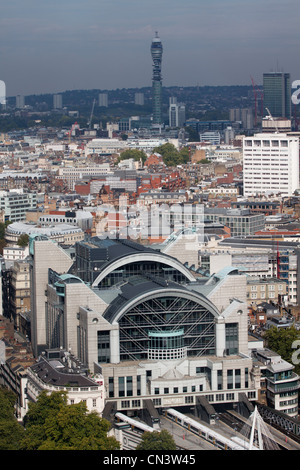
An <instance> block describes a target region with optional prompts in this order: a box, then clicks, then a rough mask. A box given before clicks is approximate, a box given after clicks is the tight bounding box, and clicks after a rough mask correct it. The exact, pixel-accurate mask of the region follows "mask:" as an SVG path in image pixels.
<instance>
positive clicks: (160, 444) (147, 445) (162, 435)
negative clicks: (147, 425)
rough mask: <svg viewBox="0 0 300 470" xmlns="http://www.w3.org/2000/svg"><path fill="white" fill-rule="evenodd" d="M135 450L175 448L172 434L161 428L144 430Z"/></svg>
mask: <svg viewBox="0 0 300 470" xmlns="http://www.w3.org/2000/svg"><path fill="white" fill-rule="evenodd" d="M136 449H137V450H176V444H175V441H174V439H173V437H172V435H171V434H170V433H169V432H168V431H167V430H166V429H163V430H162V431H161V432H159V431H153V432H145V433H144V434H143V437H142V441H141V443H140V444H139V445H138V446H137V448H136Z"/></svg>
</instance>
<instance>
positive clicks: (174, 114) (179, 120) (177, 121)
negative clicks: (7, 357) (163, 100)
mask: <svg viewBox="0 0 300 470" xmlns="http://www.w3.org/2000/svg"><path fill="white" fill-rule="evenodd" d="M169 103H170V104H169V126H170V127H183V126H184V123H185V104H184V103H177V99H176V98H174V97H171V98H170V102H169Z"/></svg>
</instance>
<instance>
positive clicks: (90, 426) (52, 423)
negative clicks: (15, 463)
mask: <svg viewBox="0 0 300 470" xmlns="http://www.w3.org/2000/svg"><path fill="white" fill-rule="evenodd" d="M25 418H26V419H25V422H24V424H25V427H26V433H25V436H24V438H23V439H22V441H21V449H22V450H114V449H119V443H118V441H117V440H116V439H115V438H114V437H108V436H107V433H108V431H109V429H110V423H109V422H108V421H107V420H105V419H103V418H101V417H99V415H98V414H97V413H95V412H90V413H89V412H88V411H87V407H86V405H85V403H84V402H80V403H77V404H71V405H69V404H67V395H66V393H65V392H53V393H51V394H50V395H49V394H47V392H45V391H44V392H42V393H41V394H40V395H39V398H38V400H37V402H36V403H30V405H29V411H28V413H27V415H26V417H25Z"/></svg>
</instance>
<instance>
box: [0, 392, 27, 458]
mask: <svg viewBox="0 0 300 470" xmlns="http://www.w3.org/2000/svg"><path fill="white" fill-rule="evenodd" d="M15 401H16V397H15V395H14V393H13V392H11V391H10V390H8V389H7V388H5V387H0V451H1V450H20V442H21V440H22V438H23V435H24V428H23V426H22V425H21V424H20V423H18V422H17V420H16V418H15V416H14V404H15Z"/></svg>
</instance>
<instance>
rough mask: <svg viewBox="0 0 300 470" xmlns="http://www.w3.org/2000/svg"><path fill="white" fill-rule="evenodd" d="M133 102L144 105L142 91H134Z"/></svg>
mask: <svg viewBox="0 0 300 470" xmlns="http://www.w3.org/2000/svg"><path fill="white" fill-rule="evenodd" d="M134 104H137V105H139V106H144V104H145V99H144V93H135V95H134Z"/></svg>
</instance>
